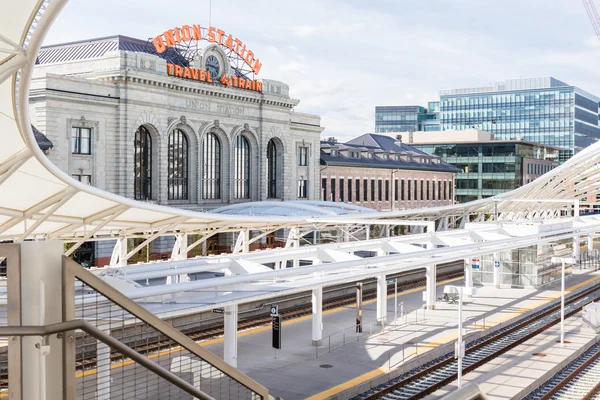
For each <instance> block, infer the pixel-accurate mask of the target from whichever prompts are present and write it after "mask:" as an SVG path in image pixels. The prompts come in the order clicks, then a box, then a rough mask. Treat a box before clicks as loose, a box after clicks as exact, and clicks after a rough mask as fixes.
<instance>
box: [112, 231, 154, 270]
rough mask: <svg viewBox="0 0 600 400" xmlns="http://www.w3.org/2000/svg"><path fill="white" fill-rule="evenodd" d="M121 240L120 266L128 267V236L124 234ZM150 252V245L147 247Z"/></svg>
mask: <svg viewBox="0 0 600 400" xmlns="http://www.w3.org/2000/svg"><path fill="white" fill-rule="evenodd" d="M119 242H121V243H120V244H121V245H120V247H119V267H126V266H127V236H123V237H122V238H121V239H119ZM147 249H148V252H149V251H150V247H149V246H148V247H147Z"/></svg>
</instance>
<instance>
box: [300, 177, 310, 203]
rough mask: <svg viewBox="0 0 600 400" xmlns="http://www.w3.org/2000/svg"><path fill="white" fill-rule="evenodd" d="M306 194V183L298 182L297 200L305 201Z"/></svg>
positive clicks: (303, 180) (302, 180)
mask: <svg viewBox="0 0 600 400" xmlns="http://www.w3.org/2000/svg"><path fill="white" fill-rule="evenodd" d="M307 192H308V181H307V180H306V179H300V180H298V198H299V199H306V198H307V197H308V196H307Z"/></svg>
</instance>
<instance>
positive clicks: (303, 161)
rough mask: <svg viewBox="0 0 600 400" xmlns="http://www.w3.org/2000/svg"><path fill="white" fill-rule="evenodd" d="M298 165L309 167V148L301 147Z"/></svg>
mask: <svg viewBox="0 0 600 400" xmlns="http://www.w3.org/2000/svg"><path fill="white" fill-rule="evenodd" d="M299 153H300V154H299V157H298V165H300V166H301V167H306V166H307V165H308V147H299Z"/></svg>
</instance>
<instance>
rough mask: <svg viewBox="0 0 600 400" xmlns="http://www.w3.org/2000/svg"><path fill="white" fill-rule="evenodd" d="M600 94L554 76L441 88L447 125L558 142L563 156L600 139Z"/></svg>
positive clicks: (443, 126)
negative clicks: (599, 107)
mask: <svg viewBox="0 0 600 400" xmlns="http://www.w3.org/2000/svg"><path fill="white" fill-rule="evenodd" d="M599 101H600V99H599V98H598V97H596V96H594V95H592V94H589V93H587V92H585V91H583V90H581V89H579V88H577V87H575V86H571V85H568V84H566V83H564V82H561V81H559V80H557V79H554V78H534V79H515V80H508V81H504V82H499V83H496V84H495V85H494V86H490V87H480V88H468V89H455V90H448V91H442V92H441V93H440V107H439V112H440V126H441V130H443V131H445V130H452V129H457V130H461V129H469V128H477V129H482V130H485V131H488V132H491V133H493V134H494V136H495V139H496V140H515V139H523V140H526V141H529V142H535V143H541V144H545V145H549V146H557V147H560V148H561V149H562V150H561V152H560V161H561V162H562V161H565V160H566V159H568V158H569V157H571V156H572V155H573V154H574V152H575V153H576V152H578V151H580V150H581V149H583V148H585V147H587V146H589V145H591V144H593V143H595V142H596V141H598V140H599V139H600V127H599V124H598V103H599Z"/></svg>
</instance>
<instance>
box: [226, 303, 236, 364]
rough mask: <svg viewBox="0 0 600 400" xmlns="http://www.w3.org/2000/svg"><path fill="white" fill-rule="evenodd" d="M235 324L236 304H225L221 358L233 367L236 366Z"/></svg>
mask: <svg viewBox="0 0 600 400" xmlns="http://www.w3.org/2000/svg"><path fill="white" fill-rule="evenodd" d="M237 326H238V306H237V304H234V305H230V306H225V323H224V328H225V335H224V336H225V349H224V352H223V360H225V362H226V363H227V364H229V365H231V366H232V367H234V368H237V358H238V357H237V350H238V349H237V347H238V346H237V345H238V343H237Z"/></svg>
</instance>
